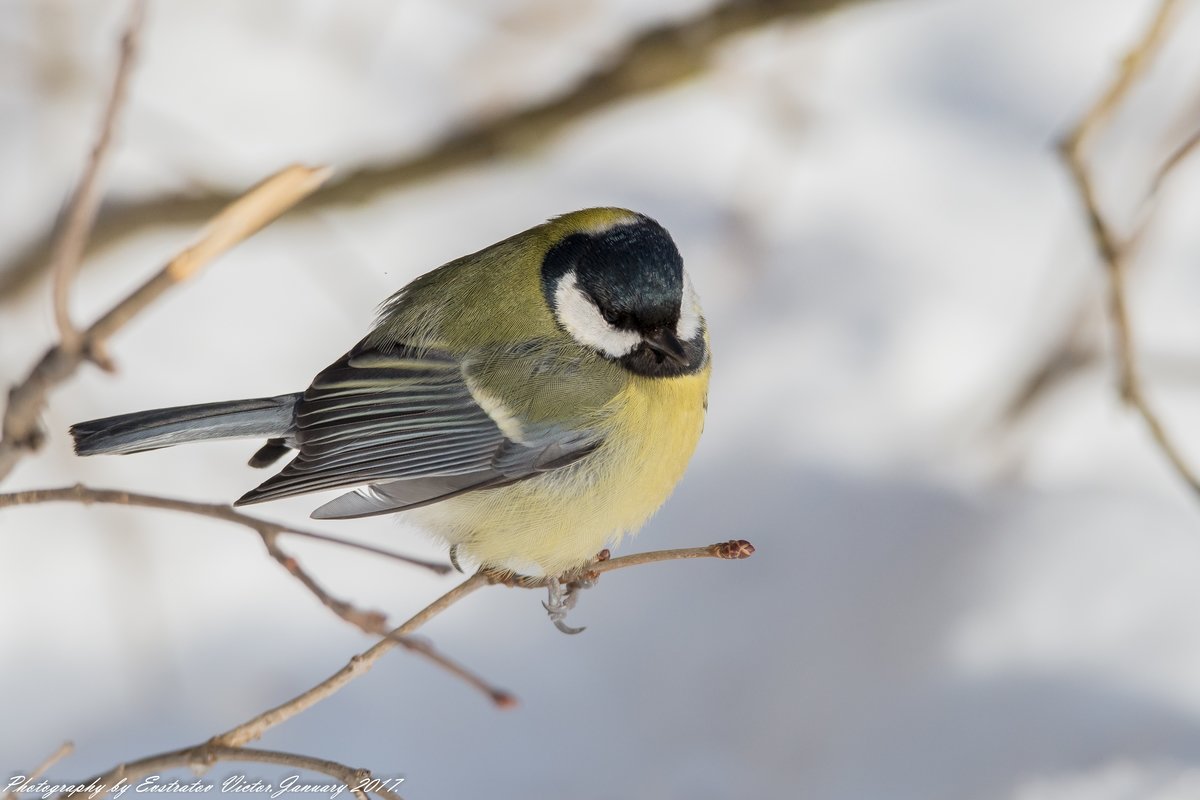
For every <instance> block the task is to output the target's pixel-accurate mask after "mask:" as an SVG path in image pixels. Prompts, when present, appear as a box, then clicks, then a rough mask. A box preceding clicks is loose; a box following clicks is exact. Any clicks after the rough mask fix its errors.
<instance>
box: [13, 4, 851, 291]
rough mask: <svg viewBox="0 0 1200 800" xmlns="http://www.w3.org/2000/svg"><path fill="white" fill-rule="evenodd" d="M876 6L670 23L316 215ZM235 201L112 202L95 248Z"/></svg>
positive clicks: (28, 261) (334, 197) (451, 169)
mask: <svg viewBox="0 0 1200 800" xmlns="http://www.w3.org/2000/svg"><path fill="white" fill-rule="evenodd" d="M866 2H869V0H726V1H725V2H722V3H718V4H716V5H714V6H713V7H712V8H710V9H708V10H707V11H705V12H703V13H701V14H699V15H697V16H695V17H693V18H691V19H684V20H680V21H672V22H669V23H665V24H663V25H660V26H657V27H654V28H651V29H649V30H645V31H643V32H641V33H639V34H637V35H635V36H633V37H632V38H631V39H630V41H629V42H627V43H626V44H624V46H623V47H620V48H617V49H616V50H615V52H614V53H613V55H612V57H611V58H609V59H606V60H605V62H604V63H603V64H602V65H600V66H599V67H598V68H596V69H595V70H594V71H592V72H591V73H588V74H586V75H585V76H583V77H582V78H581V79H580V80H579V81H578V82H577V83H575V84H574V85H572V86H568V87H567V88H566V89H565V90H564V91H563V92H562V93H561V94H558V95H556V96H553V97H550V98H549V99H545V100H537V101H533V102H531V103H529V104H528V105H525V106H523V107H519V108H516V109H513V110H510V111H508V112H506V113H502V114H499V115H496V116H488V117H486V118H482V119H478V120H467V121H465V122H463V123H461V124H460V126H459V127H458V128H457V129H455V130H452V131H450V132H449V133H447V134H445V135H444V136H443V137H442V138H440V139H439V140H437V141H435V142H433V143H432V144H430V145H429V146H428V147H426V148H424V149H422V150H420V151H418V152H416V153H412V154H405V155H404V156H403V157H401V158H399V159H397V160H395V161H393V162H391V163H385V164H378V165H368V166H365V167H363V168H361V169H359V170H358V171H355V172H348V173H346V174H345V175H343V176H342V177H341V178H340V179H339V180H337V181H334V182H331V183H330V185H329V186H328V188H326V189H324V190H322V191H320V192H318V193H317V194H316V195H315V196H314V197H313V198H312V200H311V201H310V202H309V203H308V204H307V206H306V207H307V208H309V209H310V210H323V209H329V208H345V207H351V208H353V207H358V206H361V205H364V204H366V203H368V202H370V201H372V200H374V199H375V198H376V197H378V196H379V195H380V194H383V193H386V192H394V191H398V190H400V189H405V188H408V187H411V186H415V185H418V184H420V183H422V182H425V181H430V180H433V179H435V178H442V177H445V176H447V175H450V174H453V173H455V172H457V171H460V170H463V169H467V168H471V167H476V166H479V165H480V164H485V163H489V162H495V161H497V160H499V159H502V158H505V157H512V156H524V155H527V154H529V153H530V152H531V151H534V150H536V149H537V148H538V147H542V146H545V145H547V144H549V143H551V142H553V141H554V140H555V138H556V137H557V136H558V135H559V134H561V133H562V132H564V131H565V130H567V129H568V128H569V127H570V126H572V125H574V124H575V123H577V122H579V121H580V120H582V119H585V118H587V117H588V116H590V115H592V114H596V113H599V112H601V111H604V110H606V109H609V108H612V107H613V106H615V105H616V104H618V103H621V102H625V101H628V100H632V99H635V98H638V97H641V96H645V95H647V94H651V93H653V92H657V91H661V90H663V89H667V88H669V87H671V86H674V85H677V84H679V83H682V82H684V81H686V80H689V79H691V78H694V77H696V76H697V75H699V74H702V73H703V71H704V70H705V69H706V68H707V67H708V65H709V64H710V62H711V60H712V56H713V54H714V53H715V52H717V51H718V50H719V49H720V47H721V46H722V45H724V44H725V43H727V42H728V41H729V40H730V39H732V38H733V37H736V36H738V35H740V34H743V33H746V32H748V31H751V30H755V29H759V28H762V27H765V26H768V25H771V24H774V23H778V22H782V21H786V20H789V19H799V18H816V17H818V16H820V15H822V14H825V13H829V12H831V11H834V10H837V9H841V8H850V7H853V6H857V5H863V4H865V3H866ZM226 199H227V197H226V196H225V195H224V194H222V193H210V194H204V195H199V196H197V195H195V194H182V195H170V196H157V197H150V198H145V199H139V200H134V201H129V202H114V203H111V204H108V203H106V204H105V206H104V207H103V208H102V209H101V211H100V219H99V221H98V223H97V226H96V230H95V233H94V235H93V236H92V239H91V241H90V242H89V248H91V249H94V250H97V251H98V250H100V249H102V248H105V247H109V246H111V245H113V244H115V243H117V242H119V241H121V240H123V239H125V238H127V237H130V236H134V235H137V234H139V233H141V232H143V231H145V230H150V229H153V228H156V227H161V226H163V225H189V224H195V223H196V222H198V221H199V220H202V219H204V218H206V217H207V216H208V215H210V214H212V213H213V212H214V211H215V210H216V209H217V208H218V207H219V206H220V204H221V203H223V202H224V201H225V200H226ZM46 249H47V240H46V239H45V238H43V239H41V240H39V241H35V242H32V243H31V244H30V245H29V246H28V247H26V248H25V249H24V250H23V251H22V252H21V253H19V254H18V255H16V256H15V257H14V258H13V259H12V260H11V261H10V262H9V263H8V264H7V265H5V267H4V268H3V269H2V270H0V297H7V296H9V295H13V294H17V293H19V292H21V291H22V290H23V289H24V288H25V287H26V286H29V285H32V283H33V279H34V278H35V277H36V276H37V275H38V274H40V271H41V269H42V267H43V265H44V263H45V258H46V255H45V253H46Z"/></svg>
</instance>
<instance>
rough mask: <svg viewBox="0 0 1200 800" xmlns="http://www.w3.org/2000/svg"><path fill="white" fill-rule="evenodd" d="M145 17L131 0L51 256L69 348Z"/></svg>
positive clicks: (141, 5) (58, 314)
mask: <svg viewBox="0 0 1200 800" xmlns="http://www.w3.org/2000/svg"><path fill="white" fill-rule="evenodd" d="M145 17H146V0H132V2H131V3H130V8H129V21H128V22H127V23H126V25H125V34H124V36H122V37H121V55H120V58H119V59H118V61H117V72H116V76H115V77H114V78H113V86H112V92H111V93H110V94H109V97H108V104H107V106H106V107H105V109H104V116H103V118H102V120H101V122H100V134H99V136H98V137H97V139H96V143H95V145H94V146H93V147H92V154H91V156H90V157H89V158H88V162H87V165H86V166H85V167H84V169H83V175H81V176H80V178H79V184H78V186H76V188H75V192H74V193H73V194H72V196H71V203H70V205H69V206H68V209H67V217H66V219H67V221H66V225H65V226H64V227H63V231H62V235H61V236H60V237H59V238H58V241H57V243H56V245H55V248H54V254H53V256H52V257H51V264H52V265H53V266H52V272H53V274H54V318H55V321H56V322H57V323H58V331H59V337H60V338H61V340H62V347H63V348H64V349H67V350H72V349H78V348H79V346H80V335H79V330H78V329H77V328H76V327H75V325H74V323H72V322H71V308H70V291H71V282H72V281H73V280H74V278H75V272H76V271H77V270H78V268H79V261H80V259H81V258H82V257H83V249H84V247H86V246H87V242H88V238H89V237H90V235H91V231H92V225H93V224H94V223H95V221H96V211H97V210H98V209H99V207H100V197H101V192H100V181H99V178H100V172H101V170H102V169H103V167H104V164H105V162H106V161H107V160H108V154H109V152H110V151H111V149H112V148H111V145H112V139H113V131H114V130H116V127H117V120H118V118H119V117H120V115H121V110H122V109H123V108H124V107H125V97H126V95H127V94H128V88H129V76H130V75H131V74H132V67H133V62H134V59H135V57H136V55H137V51H138V45H139V42H140V39H141V30H142V22H143V21H144V20H145Z"/></svg>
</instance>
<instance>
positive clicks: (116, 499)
mask: <svg viewBox="0 0 1200 800" xmlns="http://www.w3.org/2000/svg"><path fill="white" fill-rule="evenodd" d="M53 502H71V503H81V504H83V505H91V504H92V503H107V504H111V505H122V506H138V507H141V508H157V509H165V510H167V511H180V512H184V513H188V514H196V515H199V516H203V517H211V518H213V519H219V520H224V521H225V522H232V523H234V524H236V525H241V526H243V527H245V528H249V529H250V530H252V531H254V532H255V533H257V534H258V535H259V537H260V538H261V539H262V542H263V546H264V547H266V550H267V553H268V555H270V556H271V558H273V559H275V561H276V562H277V563H278V564H280V565H281V566H282V567H283V568H284V569H286V570H287V571H288V573H289V574H291V575H292V577H294V578H295V579H296V580H298V581H299V582H300V583H301V584H302V585H303V586H304V588H306V589H308V591H309V592H311V593H312V595H313V596H314V597H316V598H317V599H318V600H319V601H320V602H321V604H322V605H324V606H325V607H326V608H328V609H329V610H330V611H332V612H333V613H334V614H337V615H338V616H339V617H341V618H342V619H343V620H345V621H346V622H349V623H350V624H351V625H354V626H355V627H357V628H358V629H359V630H361V631H363V633H367V634H371V635H375V636H395V634H394V632H392V631H391V626H390V625H388V621H387V617H386V616H385V615H384V614H382V613H380V612H378V611H363V610H362V609H359V608H357V607H356V606H354V605H352V604H350V603H348V602H346V601H345V600H340V599H338V598H336V597H334V596H332V595H331V594H329V592H327V591H326V590H325V589H324V588H322V586H321V585H320V584H319V583H317V581H316V579H314V578H313V577H312V576H311V575H309V574H308V573H307V572H306V571H305V570H304V568H303V567H301V566H300V562H299V561H297V560H296V559H295V558H294V557H293V556H291V555H289V554H288V553H286V552H284V551H283V549H282V548H280V547H279V544H278V541H277V539H278V537H279V536H280V534H288V535H292V536H301V537H304V538H307V539H315V540H317V541H322V542H330V543H332V544H338V545H342V546H343V547H351V548H354V549H358V550H365V551H366V552H368V553H374V554H376V555H382V556H386V557H388V558H392V559H395V560H397V561H403V562H404V563H406V564H413V565H415V566H418V567H424V568H425V569H428V570H431V571H433V572H436V573H438V574H439V575H444V574H446V573H447V572H449V571H450V568H449V567H448V566H446V565H445V564H438V563H435V562H431V561H422V560H420V559H417V558H412V557H410V556H405V555H400V554H399V553H393V552H390V551H388V550H383V549H381V548H378V547H372V546H370V545H366V544H361V543H359V542H353V541H350V540H348V539H340V538H338V537H335V536H329V535H327V534H323V533H313V532H312V531H305V530H300V529H297V528H293V527H291V526H288V525H281V524H279V523H276V522H270V521H268V520H265V519H259V518H258V517H252V516H250V515H248V514H243V513H242V512H240V511H236V510H234V509H233V508H230V507H229V506H226V505H220V504H217V503H194V502H191V501H188V500H178V499H175V498H172V497H156V496H153V495H146V494H135V493H133V492H125V491H120V490H112V489H92V488H89V487H87V486H82V485H79V484H76V485H75V486H67V487H63V488H60V489H30V490H27V491H23V492H12V493H10V494H0V508H8V507H13V506H24V505H34V504H38V503H53ZM396 643H397V644H399V645H400V646H402V647H404V648H406V649H408V650H411V651H412V652H414V653H417V654H419V655H422V656H424V657H425V658H427V659H429V660H430V661H432V662H433V663H435V664H437V665H438V666H440V667H441V668H442V669H444V670H446V671H447V672H449V673H450V674H451V675H454V676H456V677H458V678H461V679H462V680H463V681H465V682H466V683H467V684H468V685H470V686H472V687H474V688H476V689H478V690H479V691H481V692H483V693H484V694H486V695H487V696H488V698H489V699H490V700H491V701H492V702H493V703H495V704H496V705H497V706H499V707H501V708H510V707H512V706H514V705H516V700H515V698H514V697H513V696H512V695H511V694H509V693H508V692H506V691H504V690H503V689H498V688H496V687H494V686H492V685H490V684H489V683H487V681H485V680H484V679H483V678H481V677H479V676H478V675H476V674H474V673H472V672H470V671H469V670H468V669H467V668H466V667H464V666H462V665H461V664H458V663H457V662H455V661H452V660H451V659H449V658H448V657H446V656H444V655H442V654H441V653H439V652H438V651H437V650H436V649H434V647H433V645H432V644H430V643H428V642H424V641H419V640H414V639H408V638H404V637H399V638H398V639H397V642H396Z"/></svg>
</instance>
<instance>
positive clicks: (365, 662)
mask: <svg viewBox="0 0 1200 800" xmlns="http://www.w3.org/2000/svg"><path fill="white" fill-rule="evenodd" d="M753 553H754V547H753V546H752V545H751V544H750V543H749V542H747V541H745V540H735V541H729V542H720V543H718V544H713V545H708V546H707V547H692V548H685V549H681V550H659V551H656V552H650V553H637V554H634V555H630V556H625V557H623V558H614V559H608V560H604V561H594V562H592V563H591V564H588V565H586V566H585V567H584V568H583V569H582V570H580V573H581V574H583V575H588V576H597V575H600V574H601V573H604V572H613V571H614V570H618V569H624V568H626V567H633V566H640V565H643V564H654V563H659V562H662V561H671V560H678V559H693V558H719V559H744V558H748V557H750V555H752V554H753ZM493 583H495V580H494V578H493V577H492V576H491V575H488V574H487V573H485V572H477V573H475V574H474V575H472V576H471V577H470V578H467V579H466V580H465V581H463V582H462V583H460V584H458V585H457V586H455V587H454V588H453V589H451V590H450V591H448V592H446V593H445V594H444V595H442V596H441V597H439V598H438V599H436V600H434V601H433V602H432V603H430V604H429V605H428V606H426V607H425V608H423V609H421V610H420V611H418V612H417V613H416V614H414V615H413V616H412V617H410V618H409V619H408V620H407V621H406V622H404V624H402V625H400V626H399V627H397V628H395V629H394V630H392V631H391V632H389V633H388V635H387V637H386V638H384V639H381V640H380V641H379V642H377V643H376V644H375V645H374V646H372V647H371V648H369V649H367V650H365V651H363V652H361V653H359V654H357V655H355V656H352V657H351V658H350V660H349V661H348V662H347V663H346V665H345V666H344V667H342V668H341V669H339V670H338V671H337V672H335V673H333V674H332V675H330V676H329V677H328V678H326V679H325V680H323V681H321V682H320V683H318V684H316V685H315V686H313V687H311V688H309V689H307V690H305V691H304V692H301V693H300V694H298V695H296V696H295V697H293V698H291V699H290V700H287V701H285V702H284V703H281V704H280V705H278V706H275V707H274V708H271V709H268V710H267V711H264V712H262V713H261V714H257V715H255V716H254V717H251V718H250V719H248V720H246V721H245V722H243V723H242V724H240V725H238V726H236V727H233V728H230V729H229V730H227V731H225V732H224V733H221V734H219V735H217V736H214V737H213V738H211V739H209V740H208V741H207V742H204V743H202V744H198V745H194V746H192V747H186V748H183V749H181V750H173V751H170V752H167V753H160V754H158V755H153V756H147V757H146V758H141V759H138V760H136V761H131V762H129V763H127V764H123V765H121V766H118V767H115V768H113V769H112V770H109V771H108V772H106V773H104V774H103V775H99V776H97V777H95V778H93V779H91V780H90V781H85V782H84V783H85V784H90V783H102V784H104V785H106V786H111V785H112V783H113V782H114V781H116V780H119V779H120V778H126V779H128V780H134V779H136V778H139V777H142V776H144V775H148V774H151V773H153V772H154V771H155V770H160V769H166V768H169V767H178V766H195V765H197V764H199V765H204V764H206V762H205V761H203V760H202V759H201V760H199V761H197V760H196V759H194V758H193V754H200V755H202V756H203V755H205V754H209V753H214V752H225V751H227V750H228V751H234V752H237V753H246V754H253V753H260V752H262V751H256V750H248V749H245V745H247V744H249V743H250V742H253V741H255V740H257V739H260V738H261V737H262V735H263V734H264V733H266V732H267V731H268V730H270V729H271V728H274V727H275V726H277V725H279V724H281V723H283V722H286V721H287V720H289V719H291V718H292V717H295V716H296V715H298V714H300V713H302V712H304V711H306V710H308V709H309V708H312V707H313V706H315V705H316V704H317V703H320V702H321V701H322V700H324V699H326V698H328V697H330V696H331V695H333V694H335V693H337V692H338V691H339V690H340V689H341V688H342V687H344V686H345V685H346V684H348V683H350V682H351V681H353V680H354V679H355V678H358V677H360V676H361V675H363V674H365V673H366V672H367V671H368V670H370V669H371V667H372V666H374V665H375V662H377V661H378V660H379V659H380V658H382V657H383V655H384V654H386V653H387V652H388V651H389V650H391V649H393V648H394V647H396V646H397V645H402V644H403V643H404V641H406V640H408V637H409V636H410V635H411V634H412V633H414V632H415V631H416V630H418V629H419V628H421V627H422V626H424V625H425V624H426V623H428V622H429V621H430V620H432V619H433V618H434V617H436V616H438V615H439V614H441V613H442V612H443V611H445V610H446V609H448V608H450V607H451V606H453V605H454V604H455V603H458V602H459V601H460V600H463V599H465V598H466V597H468V596H469V595H471V594H472V593H474V592H475V591H477V590H479V589H482V588H483V587H485V586H488V585H491V584H493ZM543 583H544V582H543V581H541V580H538V579H534V580H532V581H530V582H528V584H518V585H528V586H530V587H536V586H540V585H543ZM252 760H255V759H252ZM90 800H99V798H98V797H97V798H90Z"/></svg>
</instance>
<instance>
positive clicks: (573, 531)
mask: <svg viewBox="0 0 1200 800" xmlns="http://www.w3.org/2000/svg"><path fill="white" fill-rule="evenodd" d="M710 372H711V363H710V364H709V365H706V366H705V368H704V369H703V370H702V371H700V372H697V373H695V374H693V375H686V376H681V377H678V378H670V379H666V380H663V379H653V378H643V377H637V376H632V377H631V379H630V380H629V382H628V385H627V386H626V387H625V389H624V390H622V391H621V392H620V393H619V394H618V395H617V396H616V397H614V398H613V400H612V401H611V402H610V404H609V406H608V409H607V411H608V413H607V414H606V415H605V416H606V419H605V421H604V427H605V429H606V430H607V434H606V437H605V441H604V444H603V445H602V446H601V447H600V448H599V449H598V450H597V451H596V452H594V453H592V454H591V455H589V456H587V457H586V458H584V459H582V460H580V461H578V462H576V463H575V464H573V465H571V466H569V467H566V468H564V469H561V470H556V471H554V472H548V473H546V474H544V475H540V476H538V477H536V478H531V479H529V480H526V481H522V482H521V483H516V484H513V485H511V486H504V487H500V488H497V489H488V490H484V491H480V492H473V493H470V494H466V495H462V496H460V497H455V498H451V499H449V500H445V501H443V502H441V503H438V504H436V505H432V506H427V507H426V508H422V509H417V510H415V511H411V512H409V514H410V515H411V516H412V517H413V518H414V521H416V522H417V523H418V524H419V525H421V526H422V527H424V528H426V529H427V530H429V531H430V532H431V533H434V534H435V535H437V536H439V537H440V538H443V539H445V540H446V541H447V542H448V543H450V544H453V545H457V546H458V552H459V553H460V554H463V555H466V556H468V557H470V558H471V559H473V560H475V561H477V562H479V563H482V564H486V565H489V566H498V567H503V568H505V569H509V570H512V571H514V572H518V573H524V574H529V573H532V574H544V575H559V574H562V573H563V572H565V571H567V570H570V569H574V568H576V567H579V566H581V565H582V564H585V563H586V562H588V561H589V560H591V559H592V558H594V557H595V555H596V553H598V552H599V551H600V550H601V549H603V548H604V547H606V546H611V545H615V544H616V543H617V541H619V540H620V538H621V537H622V536H624V535H625V534H627V533H633V532H636V531H637V530H638V529H639V528H641V527H642V525H644V524H645V523H646V521H647V520H648V519H649V518H650V517H651V515H653V514H654V512H655V511H657V510H658V508H659V507H660V506H661V505H662V504H663V502H664V501H665V500H666V499H667V497H668V496H669V495H670V493H671V491H672V489H674V488H675V485H676V484H677V483H678V482H679V479H680V478H681V477H683V472H684V470H685V469H686V467H687V463H688V461H689V459H691V457H692V453H693V452H694V451H695V449H696V443H697V442H698V441H699V439H700V432H701V431H702V430H703V428H704V413H705V407H706V404H707V396H708V379H709V374H710Z"/></svg>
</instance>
